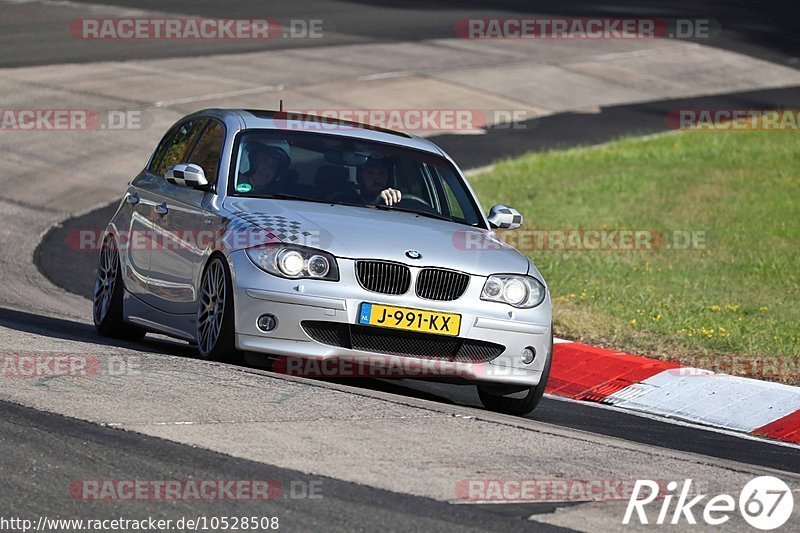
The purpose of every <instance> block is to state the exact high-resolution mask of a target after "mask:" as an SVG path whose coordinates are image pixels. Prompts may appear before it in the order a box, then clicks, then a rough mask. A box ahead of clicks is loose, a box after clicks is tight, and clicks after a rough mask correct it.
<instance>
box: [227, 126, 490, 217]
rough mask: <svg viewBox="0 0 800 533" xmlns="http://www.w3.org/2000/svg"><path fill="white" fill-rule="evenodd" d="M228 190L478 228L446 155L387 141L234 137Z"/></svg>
mask: <svg viewBox="0 0 800 533" xmlns="http://www.w3.org/2000/svg"><path fill="white" fill-rule="evenodd" d="M234 150H235V153H234V157H233V158H232V165H233V168H232V169H231V180H230V181H231V183H230V185H229V191H228V194H229V195H231V196H244V197H274V198H282V199H298V200H307V201H312V202H329V203H336V204H344V205H354V206H359V207H371V208H376V209H394V210H398V211H408V212H412V213H415V214H418V215H421V216H429V217H432V218H441V219H445V220H452V221H454V222H458V223H461V224H467V225H470V226H480V227H482V226H483V219H482V217H481V216H480V213H479V211H478V207H477V205H476V203H475V201H474V199H473V198H472V195H471V193H470V192H469V190H468V189H467V188H466V186H465V184H464V182H463V180H462V179H461V177H460V176H459V175H458V173H457V172H456V170H455V168H453V165H452V164H451V163H450V162H449V161H447V160H446V159H445V158H443V157H441V156H438V155H435V154H430V153H427V152H423V151H419V150H413V149H410V148H403V147H398V146H394V145H389V144H384V143H378V142H372V141H365V140H362V139H353V138H349V137H340V136H333V135H327V134H326V135H322V134H317V133H308V132H288V131H279V130H250V131H246V132H244V133H242V134H240V135H239V138H238V140H237V143H236V146H235V148H234Z"/></svg>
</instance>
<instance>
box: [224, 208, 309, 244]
mask: <svg viewBox="0 0 800 533" xmlns="http://www.w3.org/2000/svg"><path fill="white" fill-rule="evenodd" d="M232 215H233V217H231V218H230V219H229V224H230V226H229V227H228V233H233V234H236V233H238V232H253V231H254V228H256V231H257V232H259V233H261V234H262V235H263V237H264V238H265V239H266V240H265V241H264V242H298V241H302V242H306V241H308V237H310V236H311V235H313V234H312V233H311V232H310V231H304V230H302V229H301V226H302V223H301V222H298V221H296V220H289V219H288V218H286V217H285V216H282V215H265V214H263V213H250V212H246V211H233V212H232Z"/></svg>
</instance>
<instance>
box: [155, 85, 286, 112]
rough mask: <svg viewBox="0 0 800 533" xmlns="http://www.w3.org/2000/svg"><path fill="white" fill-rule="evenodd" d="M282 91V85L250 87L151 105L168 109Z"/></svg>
mask: <svg viewBox="0 0 800 533" xmlns="http://www.w3.org/2000/svg"><path fill="white" fill-rule="evenodd" d="M283 89H284V85H262V86H260V87H251V88H250V89H240V90H238V91H227V92H222V93H213V94H203V95H200V96H190V97H188V98H176V99H175V100H163V101H161V102H156V103H154V104H153V105H154V106H155V107H169V106H172V105H179V104H191V103H192V102H203V101H206V100H214V99H216V98H228V97H229V96H243V95H246V94H257V93H263V92H275V91H282V90H283Z"/></svg>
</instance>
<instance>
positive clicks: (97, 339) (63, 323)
mask: <svg viewBox="0 0 800 533" xmlns="http://www.w3.org/2000/svg"><path fill="white" fill-rule="evenodd" d="M0 326H2V327H5V328H9V329H13V330H16V331H22V332H25V333H32V334H34V335H41V336H43V337H50V338H53V339H61V340H68V341H77V342H87V343H91V344H98V345H100V346H114V347H119V348H129V349H131V350H139V351H143V350H146V351H148V352H152V353H156V354H165V355H179V356H185V357H190V356H193V355H194V351H193V350H192V349H191V347H190V346H189V345H188V344H187V343H185V342H181V341H177V340H174V341H173V340H171V339H169V338H167V337H161V336H157V337H156V336H152V335H148V336H147V337H145V338H144V340H143V341H141V342H128V341H122V340H117V339H109V338H106V337H101V336H100V335H98V334H97V332H96V331H95V329H94V326H93V325H92V324H90V323H87V322H80V321H77V320H68V319H66V318H55V317H48V316H41V315H35V314H33V313H27V312H25V311H18V310H14V309H6V308H0Z"/></svg>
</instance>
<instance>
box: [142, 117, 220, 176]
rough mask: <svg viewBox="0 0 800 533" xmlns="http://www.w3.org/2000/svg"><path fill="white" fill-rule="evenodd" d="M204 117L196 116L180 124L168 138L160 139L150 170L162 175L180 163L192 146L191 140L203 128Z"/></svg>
mask: <svg viewBox="0 0 800 533" xmlns="http://www.w3.org/2000/svg"><path fill="white" fill-rule="evenodd" d="M205 123H206V119H204V118H198V119H194V120H190V121H187V122H184V123H183V124H180V125H179V126H178V127H177V128H176V129H175V133H174V134H173V135H172V137H171V138H170V139H169V140H165V141H162V143H161V145H159V147H158V149H157V150H156V154H155V157H153V162H152V164H151V165H150V168H149V169H148V170H150V172H152V173H153V174H158V175H159V176H163V175H164V174H166V172H167V170H169V169H170V168H171V167H173V166H175V165H177V164H178V163H182V162H183V161H184V160H185V159H184V158H185V157H186V153H187V151H188V150H189V148H190V147H191V146H192V141H193V140H194V138H195V137H196V136H197V134H198V132H199V131H200V130H201V129H202V128H203V126H204V125H205Z"/></svg>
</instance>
